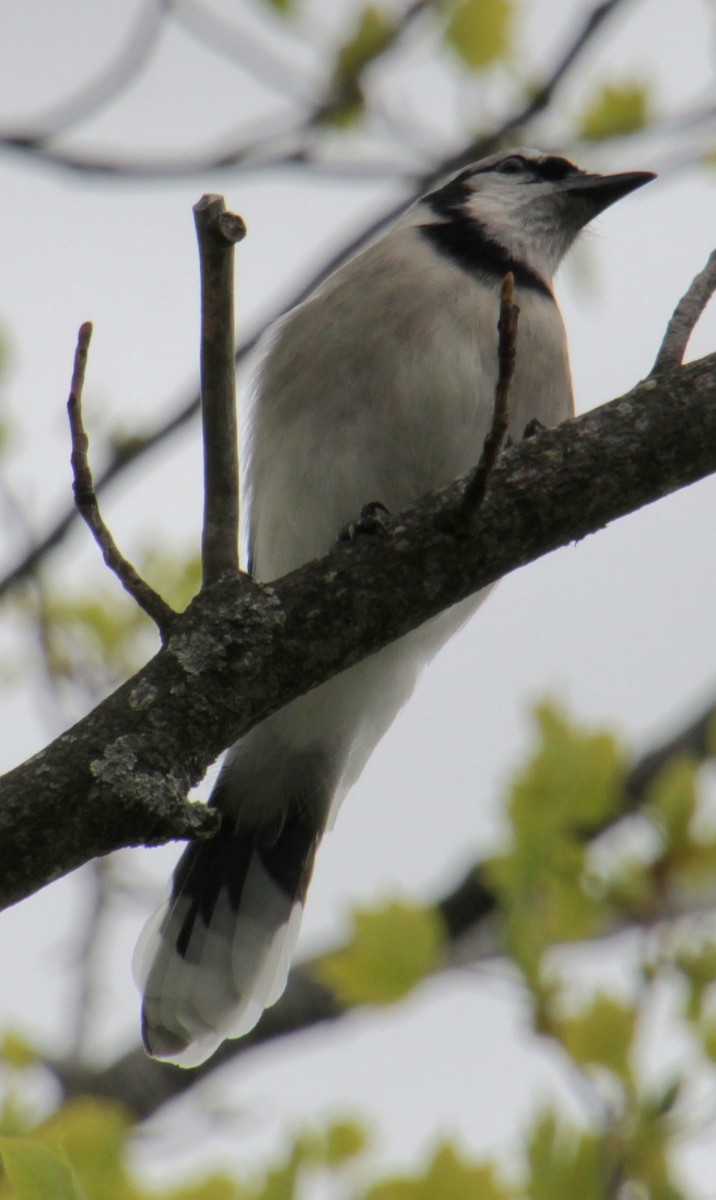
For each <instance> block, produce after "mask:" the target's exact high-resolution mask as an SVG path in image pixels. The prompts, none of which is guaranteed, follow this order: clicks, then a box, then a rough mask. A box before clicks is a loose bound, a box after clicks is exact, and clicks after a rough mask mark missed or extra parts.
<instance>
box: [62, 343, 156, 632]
mask: <svg viewBox="0 0 716 1200" xmlns="http://www.w3.org/2000/svg"><path fill="white" fill-rule="evenodd" d="M91 338H92V323H91V322H90V321H85V323H84V324H83V325H81V326H80V330H79V333H78V335H77V347H76V349H75V357H74V363H73V368H72V382H71V384H70V395H69V399H68V401H67V415H68V417H69V421H70V435H71V437H72V453H71V456H70V463H71V466H72V489H73V491H74V495H75V504H76V506H77V511H78V512H79V514H80V516H81V517H82V519H83V521H84V522H85V524H86V525H87V526H88V528H89V530H90V532H91V534H92V536H93V538H94V540H95V542H96V543H97V545H98V546H99V548H100V550H101V551H102V557H103V558H104V561H105V562H106V564H107V566H108V567H109V568H110V570H111V571H113V572H114V574H115V575H116V576H117V578H118V579H119V581H120V583H121V584H122V587H124V588H125V590H126V591H128V592H129V594H130V596H131V597H132V598H133V599H134V600H135V601H136V603H137V604H138V605H139V607H140V608H142V609H143V610H144V612H145V613H146V614H147V616H149V617H151V618H152V620H153V621H154V622H155V624H156V625H157V626H158V628H159V632H160V634H161V635H162V640H166V635H167V632H168V630H169V627H170V625H171V623H172V621H173V620H174V618H175V617H176V613H175V612H174V610H173V609H172V608H170V607H169V605H168V604H167V602H166V600H163V599H162V597H161V596H160V595H159V593H158V592H155V591H154V589H153V588H152V587H150V586H149V584H148V583H146V582H145V580H144V579H142V577H141V576H140V575H139V574H138V573H137V571H135V569H134V567H133V566H132V564H131V563H130V562H129V561H128V560H127V559H126V558H125V557H124V555H123V554H122V553H121V551H120V550H119V548H118V546H117V545H116V543H115V541H114V538H113V537H112V534H111V533H110V531H109V529H108V528H107V526H106V525H105V523H104V519H103V517H102V514H101V513H100V511H99V505H98V503H97V496H96V494H95V490H94V483H93V480H92V471H91V468H90V465H89V458H88V450H89V438H88V437H87V433H86V432H85V427H84V423H83V420H82V392H83V389H84V382H85V371H86V367H87V355H88V352H89V344H90V341H91Z"/></svg>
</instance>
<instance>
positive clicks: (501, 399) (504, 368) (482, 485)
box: [464, 271, 520, 513]
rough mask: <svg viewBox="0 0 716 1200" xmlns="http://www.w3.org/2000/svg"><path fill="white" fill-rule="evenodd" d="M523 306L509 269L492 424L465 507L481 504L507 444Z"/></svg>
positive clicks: (468, 509) (502, 303)
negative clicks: (510, 402) (520, 306)
mask: <svg viewBox="0 0 716 1200" xmlns="http://www.w3.org/2000/svg"><path fill="white" fill-rule="evenodd" d="M519 315H520V309H519V305H517V304H515V277H514V275H513V274H512V272H511V271H508V272H507V274H506V275H505V278H504V279H503V281H502V288H501V290H500V319H499V321H498V322H497V330H498V333H499V340H498V346H497V360H498V375H497V386H496V387H495V403H494V407H493V410H492V424H491V426H490V429H489V432H488V434H487V437H486V438H485V442H484V445H483V447H482V454H481V455H480V461H479V463H478V464H477V466H476V467H475V470H474V472H473V474H472V476H471V478H470V481H469V483H468V485H467V487H466V489H465V496H464V511H465V512H466V513H471V512H474V511H475V510H476V509H478V508H479V507H480V504H481V503H482V500H483V498H484V495H485V491H486V489H487V483H488V480H489V478H490V475H491V474H492V472H493V470H494V468H495V463H496V462H497V460H498V458H499V456H500V451H501V450H502V447H503V445H504V441H505V437H506V436H507V430H508V427H509V409H508V403H507V402H508V398H509V394H510V384H511V383H512V376H513V375H514V372H515V362H516V361H517V325H518V321H519Z"/></svg>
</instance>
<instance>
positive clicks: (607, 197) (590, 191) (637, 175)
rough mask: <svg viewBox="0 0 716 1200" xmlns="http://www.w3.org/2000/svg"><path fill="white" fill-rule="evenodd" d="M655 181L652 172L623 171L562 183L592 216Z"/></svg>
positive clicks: (579, 176)
mask: <svg viewBox="0 0 716 1200" xmlns="http://www.w3.org/2000/svg"><path fill="white" fill-rule="evenodd" d="M652 179H656V175H655V173H654V172H653V171H623V172H622V173H621V174H620V175H576V176H573V177H568V178H567V179H565V180H564V182H563V187H564V190H565V191H566V192H567V193H568V194H569V195H571V196H574V197H575V198H578V199H580V200H583V201H584V202H585V203H586V204H588V205H589V207H590V209H591V210H592V216H596V215H597V213H600V212H603V210H604V209H605V208H609V205H610V204H615V203H616V201H617V200H621V199H622V197H623V196H628V195H629V193H630V192H634V191H636V189H637V188H640V187H643V186H644V184H645V183H651V181H652Z"/></svg>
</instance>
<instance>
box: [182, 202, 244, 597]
mask: <svg viewBox="0 0 716 1200" xmlns="http://www.w3.org/2000/svg"><path fill="white" fill-rule="evenodd" d="M194 223H195V226H196V236H197V241H198V243H199V263H200V270H201V422H202V437H203V443H204V526H203V530H202V540H201V559H202V575H203V586H204V587H206V586H207V584H210V583H214V582H215V581H216V580H217V579H219V578H220V577H221V576H222V575H224V574H226V573H227V572H236V571H238V569H239V461H238V446H237V434H236V365H235V362H234V244H235V243H236V242H240V241H241V239H242V238H243V237H244V236H245V234H246V226H245V225H244V222H243V221H242V219H241V217H238V216H235V215H234V214H233V213H228V212H226V211H225V207H224V198H223V196H215V195H211V194H208V195H205V196H202V198H201V200H199V201H198V203H197V204H195V205H194Z"/></svg>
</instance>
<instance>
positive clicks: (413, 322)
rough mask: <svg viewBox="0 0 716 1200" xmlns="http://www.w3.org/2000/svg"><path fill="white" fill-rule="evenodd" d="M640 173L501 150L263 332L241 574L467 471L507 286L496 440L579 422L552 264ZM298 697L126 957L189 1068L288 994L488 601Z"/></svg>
mask: <svg viewBox="0 0 716 1200" xmlns="http://www.w3.org/2000/svg"><path fill="white" fill-rule="evenodd" d="M653 178H654V174H653V173H652V172H648V171H627V172H621V173H618V174H610V175H602V174H597V173H594V172H590V171H586V170H583V169H580V168H579V167H577V166H575V165H574V164H573V163H572V162H570V161H569V160H568V159H567V158H564V157H562V156H561V155H559V154H553V153H547V152H544V151H538V150H533V149H510V150H506V151H503V152H500V153H497V154H493V155H491V156H489V157H487V158H483V159H482V160H480V161H478V162H475V163H473V164H471V165H469V166H467V167H465V168H463V169H462V170H459V171H458V172H457V173H456V174H454V175H453V176H452V177H451V178H448V180H447V182H445V183H444V184H443V185H442V186H437V187H435V188H434V189H433V190H431V191H429V192H428V193H427V194H426V195H424V196H423V197H422V198H421V199H420V200H418V201H417V202H416V203H415V204H413V205H412V206H411V207H410V208H408V209H407V211H406V212H405V213H404V214H403V215H402V216H400V217H399V218H398V219H397V221H396V222H395V223H394V224H393V225H392V226H391V227H390V228H389V229H388V230H387V232H385V233H383V234H382V235H381V236H378V237H377V238H376V239H375V240H374V241H373V242H372V243H371V244H369V245H367V246H366V247H365V248H364V249H362V250H360V251H359V252H358V253H356V254H355V255H354V256H353V257H352V258H350V259H349V260H348V261H346V262H345V263H343V264H342V265H341V266H339V267H338V269H337V270H336V271H335V272H334V273H333V274H332V275H330V276H329V277H328V278H327V279H326V280H325V281H324V282H323V283H322V284H320V285H319V286H318V287H317V289H316V290H315V291H314V292H313V294H312V295H310V296H309V297H308V299H306V300H305V301H304V302H303V303H301V304H299V305H298V306H297V307H296V308H294V309H293V310H291V311H289V312H288V313H287V314H285V315H284V316H283V317H282V318H281V319H280V320H279V321H278V323H277V324H276V326H275V328H274V329H273V331H272V333H271V334H270V338H269V342H268V348H267V350H266V352H265V355H264V357H263V360H262V362H261V364H260V366H259V368H258V372H257V379H256V383H255V390H254V402H253V406H252V417H251V429H250V436H249V448H248V462H247V466H246V483H247V494H248V500H249V508H250V515H249V546H250V549H249V554H250V561H249V569H250V571H251V572H252V574H253V575H254V576H255V578H256V579H258V580H259V581H262V582H268V581H271V580H274V579H277V578H279V577H281V576H283V575H285V574H287V573H288V572H289V571H292V570H294V569H295V568H298V567H300V566H301V565H303V564H304V563H306V562H308V561H310V560H312V559H315V558H318V557H320V556H322V555H324V554H326V553H327V552H328V551H329V550H330V549H331V547H332V546H333V545H334V544H335V541H336V539H337V536H338V533H339V531H340V530H341V529H342V528H344V527H346V526H348V525H350V523H351V522H352V521H354V520H355V518H356V516H357V514H359V513H360V512H361V511H362V510H363V508H364V506H366V505H367V504H370V503H375V504H380V506H385V508H386V509H387V510H389V511H390V512H399V511H400V510H402V509H404V508H406V507H407V506H408V505H410V504H411V503H413V502H414V501H416V500H417V499H418V498H420V497H421V496H423V495H424V494H426V493H428V492H431V491H435V490H437V489H439V488H442V487H444V486H446V485H448V484H449V483H450V482H452V481H453V480H454V479H456V478H457V477H458V476H460V475H461V474H463V473H465V472H467V471H468V470H469V469H470V468H471V467H472V466H474V465H475V464H476V463H477V461H478V459H479V456H480V451H481V448H482V445H483V442H484V439H485V436H486V433H487V431H488V428H489V425H490V421H491V417H492V411H493V405H494V395H495V386H496V382H497V378H498V353H497V350H498V341H497V339H498V333H497V318H498V314H499V298H500V289H501V285H502V282H503V279H504V277H505V275H506V274H507V273H508V272H511V273H512V275H513V277H514V281H515V288H516V301H517V302H518V304H519V309H520V315H519V329H518V337H517V355H516V364H515V369H514V375H513V378H512V381H511V385H510V394H509V436H510V438H511V439H512V440H513V441H517V440H519V439H520V438H521V437H522V436H523V434H524V431H525V429H526V427H527V426H528V425H530V424H531V423H535V422H537V423H539V425H541V426H546V427H551V426H555V425H557V424H559V423H561V422H562V421H564V420H566V419H567V418H569V417H570V416H572V415H573V395H572V382H571V373H570V365H569V354H568V347H567V338H566V333H565V328H564V324H563V320H562V316H561V313H560V310H559V307H558V305H557V302H556V300H555V296H554V291H553V278H554V274H555V272H556V270H557V268H558V266H559V264H560V262H561V261H562V259H563V258H564V256H565V254H566V252H567V251H568V249H569V248H570V246H571V245H572V243H573V242H574V241H575V239H576V237H577V235H578V234H579V233H580V231H581V230H583V229H584V227H585V226H586V225H588V224H589V222H590V221H592V219H593V218H594V217H596V216H597V215H598V214H599V213H601V212H602V211H603V210H604V209H606V208H607V207H608V206H609V205H611V204H613V203H615V201H617V200H620V199H622V198H623V197H625V196H627V195H628V194H629V193H630V192H633V191H634V190H635V189H637V188H639V187H641V186H642V185H643V184H646V183H648V182H649V181H650V180H651V179H653ZM488 590H489V589H484V590H483V591H482V592H479V593H477V594H476V595H474V596H471V597H469V598H468V599H467V600H464V601H462V602H461V603H459V604H457V605H456V606H454V607H453V608H451V609H449V610H448V611H447V612H444V613H441V614H440V615H439V616H437V617H435V618H433V619H432V620H430V621H428V622H427V623H426V624H424V625H423V626H421V627H420V628H419V629H417V630H415V631H414V632H412V633H410V634H408V635H406V636H405V637H403V638H401V639H399V640H398V641H397V642H394V643H393V644H391V645H389V646H386V647H385V648H384V649H383V650H381V651H379V652H378V653H376V654H374V655H372V656H371V657H369V658H367V659H364V660H363V661H362V662H360V663H358V664H357V665H355V666H352V667H350V668H348V669H347V670H344V671H343V672H342V673H341V674H339V675H337V676H335V677H334V678H333V679H330V680H329V681H328V682H326V683H324V684H322V685H321V686H319V687H317V688H315V689H314V690H313V691H311V692H309V693H307V694H306V695H303V696H300V697H299V698H298V699H296V700H294V701H292V702H291V703H289V704H288V705H286V706H285V707H284V708H282V709H281V710H279V711H278V712H276V713H274V714H273V715H272V716H270V717H268V718H267V719H266V720H263V721H262V722H261V723H260V724H258V725H256V726H255V727H254V728H253V729H251V730H250V732H248V733H247V734H246V735H245V736H243V737H242V738H241V739H240V740H239V741H238V742H237V743H236V744H235V745H234V746H233V747H232V748H231V749H230V750H229V751H228V753H227V755H226V758H225V761H224V764H223V766H222V769H221V771H220V773H219V775H218V778H217V780H216V783H215V786H214V788H213V791H212V794H211V797H210V800H209V803H210V804H211V805H212V806H214V807H216V808H218V809H219V811H220V813H221V820H220V827H219V830H218V832H217V834H216V835H215V836H214V837H212V838H211V839H208V840H206V841H196V842H192V843H190V844H189V845H188V846H187V847H186V849H185V850H184V852H183V855H182V857H181V858H180V860H179V863H178V865H177V867H176V869H175V871H174V875H173V878H172V880H171V882H170V885H169V888H168V892H167V895H166V897H165V899H164V901H163V903H162V904H161V906H160V907H159V909H158V910H157V912H156V913H155V914H154V916H153V917H151V918H150V920H149V921H148V922H147V925H146V926H145V928H144V930H143V933H142V935H141V936H140V939H139V943H138V946H137V950H136V952H135V959H134V969H135V978H136V979H137V982H138V984H139V986H140V988H141V990H142V991H143V993H144V998H143V1004H142V1038H143V1042H144V1046H145V1048H146V1050H147V1052H148V1053H149V1054H150V1055H152V1056H153V1057H155V1058H159V1059H166V1060H169V1061H170V1062H174V1063H176V1064H178V1065H179V1066H185V1067H192V1066H197V1065H199V1064H200V1063H202V1062H204V1061H205V1060H206V1059H207V1058H209V1057H210V1056H211V1055H212V1054H213V1053H214V1052H215V1051H216V1049H217V1048H218V1047H219V1046H220V1045H221V1043H222V1042H223V1041H224V1040H225V1039H226V1038H235V1037H240V1036H242V1035H243V1034H245V1033H247V1032H248V1031H249V1030H250V1029H252V1028H253V1026H254V1025H255V1024H256V1022H257V1021H258V1019H259V1017H260V1016H261V1014H262V1012H263V1011H264V1009H265V1008H266V1007H268V1006H269V1005H271V1004H273V1003H275V1002H276V1000H277V999H278V998H279V997H280V996H281V994H282V992H283V990H284V987H285V983H286V978H287V973H288V968H289V964H290V960H291V954H292V951H293V948H294V945H295V941H296V936H297V933H298V927H299V923H300V918H301V913H302V911H303V906H304V902H305V899H306V893H307V889H308V885H309V882H310V878H311V873H312V870H313V863H314V859H315V855H316V851H317V848H318V845H319V842H320V840H321V838H322V836H323V833H324V831H325V830H326V828H327V827H330V825H331V824H332V822H333V820H334V818H335V814H336V811H337V809H338V807H339V805H340V803H341V801H342V799H343V797H344V796H345V794H346V793H347V792H348V791H349V790H350V788H351V786H352V785H353V783H354V782H355V781H356V779H357V778H358V776H359V775H360V773H361V771H362V769H363V767H364V765H365V763H366V761H367V759H368V758H369V756H370V754H371V753H372V751H373V749H374V748H375V746H376V745H377V743H378V742H379V741H380V739H381V738H382V736H383V734H384V733H385V732H386V730H387V729H388V727H389V726H390V724H391V723H392V721H393V719H394V717H395V716H396V714H397V712H398V711H399V709H400V708H401V707H402V705H403V704H404V703H405V701H406V700H407V699H408V697H409V696H410V694H411V692H412V690H413V688H414V685H415V682H416V680H417V677H418V675H419V673H420V669H421V667H422V666H423V664H424V663H425V662H426V661H427V660H428V659H429V658H430V657H431V656H432V655H433V654H434V653H435V652H436V651H437V649H439V647H440V646H441V645H442V644H443V643H444V642H445V641H446V640H447V639H448V638H449V637H450V636H451V635H452V634H453V633H454V632H455V631H456V630H457V629H458V628H459V627H460V626H461V625H462V624H463V622H464V621H466V620H467V619H468V617H470V616H471V615H472V613H473V612H474V610H475V609H476V607H477V606H478V604H479V603H480V602H481V601H482V600H483V599H484V597H485V595H486V594H487V591H488Z"/></svg>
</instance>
